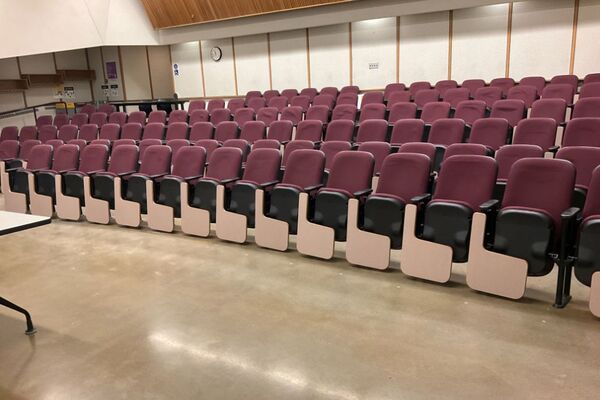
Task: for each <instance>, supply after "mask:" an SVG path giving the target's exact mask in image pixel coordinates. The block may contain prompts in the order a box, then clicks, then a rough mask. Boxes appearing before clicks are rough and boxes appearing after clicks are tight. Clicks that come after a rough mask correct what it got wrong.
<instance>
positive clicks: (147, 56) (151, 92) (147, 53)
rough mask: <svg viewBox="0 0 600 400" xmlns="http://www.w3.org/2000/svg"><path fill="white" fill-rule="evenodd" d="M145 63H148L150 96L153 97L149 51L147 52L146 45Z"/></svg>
mask: <svg viewBox="0 0 600 400" xmlns="http://www.w3.org/2000/svg"><path fill="white" fill-rule="evenodd" d="M146 64H147V65H148V80H149V81H150V97H151V98H152V99H153V98H154V87H153V86H152V69H151V68H150V53H149V52H148V46H146Z"/></svg>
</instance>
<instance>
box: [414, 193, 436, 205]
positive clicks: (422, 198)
mask: <svg viewBox="0 0 600 400" xmlns="http://www.w3.org/2000/svg"><path fill="white" fill-rule="evenodd" d="M429 200H431V193H423V194H420V195H418V196H415V197H413V198H412V199H410V202H411V203H412V204H416V205H417V206H418V207H420V206H422V205H424V204H426V203H428V202H429Z"/></svg>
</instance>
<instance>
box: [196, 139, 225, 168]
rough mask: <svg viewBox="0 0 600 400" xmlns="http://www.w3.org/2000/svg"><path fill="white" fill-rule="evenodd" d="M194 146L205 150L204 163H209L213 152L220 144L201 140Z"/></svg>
mask: <svg viewBox="0 0 600 400" xmlns="http://www.w3.org/2000/svg"><path fill="white" fill-rule="evenodd" d="M194 146H199V147H202V148H204V150H206V162H207V163H209V162H210V159H211V157H212V155H213V152H214V151H215V150H216V149H218V148H220V147H221V144H220V143H219V142H217V141H216V140H214V139H201V140H198V141H196V142H194Z"/></svg>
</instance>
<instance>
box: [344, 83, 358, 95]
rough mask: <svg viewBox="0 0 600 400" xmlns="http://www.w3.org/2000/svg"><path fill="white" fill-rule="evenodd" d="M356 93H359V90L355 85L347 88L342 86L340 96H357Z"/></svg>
mask: <svg viewBox="0 0 600 400" xmlns="http://www.w3.org/2000/svg"><path fill="white" fill-rule="evenodd" d="M358 92H360V88H359V87H358V86H356V85H349V86H343V87H342V88H341V89H340V94H342V93H354V94H358Z"/></svg>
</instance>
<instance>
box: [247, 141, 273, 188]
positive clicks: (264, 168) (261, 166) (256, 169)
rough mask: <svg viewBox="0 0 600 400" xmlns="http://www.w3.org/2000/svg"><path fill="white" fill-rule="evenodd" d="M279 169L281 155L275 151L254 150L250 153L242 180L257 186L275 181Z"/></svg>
mask: <svg viewBox="0 0 600 400" xmlns="http://www.w3.org/2000/svg"><path fill="white" fill-rule="evenodd" d="M280 168H281V153H280V152H279V150H275V149H256V150H253V151H251V152H250V155H249V156H248V161H246V168H245V169H244V176H243V180H245V181H250V182H254V183H258V184H263V183H268V182H273V181H277V180H278V178H279V170H280Z"/></svg>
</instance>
